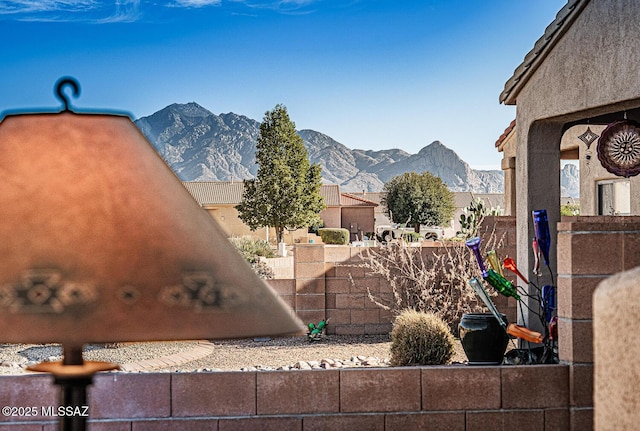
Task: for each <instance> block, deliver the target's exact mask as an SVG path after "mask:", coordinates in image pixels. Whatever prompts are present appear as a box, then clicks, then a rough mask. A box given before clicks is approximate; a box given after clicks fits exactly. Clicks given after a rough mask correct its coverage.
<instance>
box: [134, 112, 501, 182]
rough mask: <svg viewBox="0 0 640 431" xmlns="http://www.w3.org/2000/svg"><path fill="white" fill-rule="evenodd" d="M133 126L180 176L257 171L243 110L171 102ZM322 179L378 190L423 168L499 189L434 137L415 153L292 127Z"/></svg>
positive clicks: (495, 178)
mask: <svg viewBox="0 0 640 431" xmlns="http://www.w3.org/2000/svg"><path fill="white" fill-rule="evenodd" d="M136 124H137V126H138V128H139V129H140V130H141V132H142V133H143V134H144V135H145V136H146V137H147V139H149V141H150V142H151V143H152V144H153V145H154V147H155V148H156V149H157V151H158V152H159V153H160V155H161V156H162V157H163V158H164V160H165V161H166V162H167V163H168V164H169V165H170V166H171V168H172V169H173V170H174V171H175V172H176V174H177V175H178V176H179V177H180V178H181V179H182V180H183V181H196V180H199V181H229V180H232V179H235V180H241V179H247V178H252V177H254V176H255V175H256V173H257V165H256V163H255V146H256V141H257V138H258V136H259V134H260V123H259V122H258V121H256V120H253V119H250V118H248V117H245V116H243V115H238V114H235V113H232V112H230V113H227V114H220V115H215V114H213V113H211V111H209V110H207V109H205V108H203V107H202V106H200V105H199V104H197V103H195V102H191V103H186V104H178V103H176V104H172V105H169V106H167V107H166V108H164V109H162V110H160V111H158V112H156V113H155V114H152V115H150V116H148V117H143V118H140V119H139V120H137V121H136ZM298 133H299V134H300V136H301V137H302V139H303V140H304V143H305V146H306V147H307V150H308V152H309V158H310V160H311V162H312V163H317V164H319V165H320V166H321V167H322V177H323V181H324V182H325V183H333V184H339V185H340V186H341V188H342V189H343V190H344V191H362V190H366V191H371V192H374V191H381V190H382V186H383V185H384V183H385V182H387V181H389V180H390V179H391V178H392V177H394V176H396V175H399V174H402V173H404V172H409V171H415V172H424V171H429V172H431V173H433V174H434V175H437V176H439V177H440V178H442V180H443V181H444V182H445V183H446V184H447V185H448V186H449V188H451V189H452V190H454V191H473V192H477V193H499V192H502V188H503V176H502V171H482V172H479V171H474V170H473V169H471V168H470V167H469V165H468V164H467V163H465V162H464V161H463V160H461V159H460V157H458V155H457V154H456V153H455V152H454V151H453V150H451V149H450V148H447V147H446V146H445V145H444V144H443V143H442V142H440V141H433V142H432V143H431V144H429V145H427V146H425V147H424V148H423V149H421V150H420V151H419V152H418V154H409V153H407V152H405V151H402V150H399V149H391V150H378V151H373V150H357V149H356V150H352V149H350V148H348V147H346V146H345V145H343V144H341V143H340V142H337V141H336V140H334V139H333V138H331V137H330V136H328V135H326V134H324V133H320V132H317V131H314V130H300V131H299V132H298Z"/></svg>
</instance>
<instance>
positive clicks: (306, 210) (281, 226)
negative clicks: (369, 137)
mask: <svg viewBox="0 0 640 431" xmlns="http://www.w3.org/2000/svg"><path fill="white" fill-rule="evenodd" d="M256 162H257V163H258V175H257V178H255V179H251V180H246V181H245V182H244V193H243V195H242V201H241V202H240V204H239V205H237V206H236V209H237V210H238V212H239V216H240V219H241V220H242V221H243V222H245V223H246V224H247V225H248V226H249V227H250V228H251V229H253V230H255V229H257V228H260V227H265V226H269V227H273V228H274V229H275V230H276V236H277V238H278V242H282V240H283V237H284V230H285V229H298V228H302V227H308V226H311V225H313V224H317V223H319V222H320V217H319V213H320V211H322V210H323V209H324V208H325V205H324V198H323V197H322V195H321V194H320V185H321V177H320V173H321V168H320V166H319V165H316V164H311V163H310V162H309V157H308V155H307V149H306V148H305V146H304V143H303V141H302V138H301V137H300V136H299V135H298V134H297V133H296V127H295V124H294V123H293V121H291V119H290V118H289V114H288V113H287V108H286V107H285V106H283V105H276V107H275V108H274V109H273V110H272V111H268V112H266V113H265V116H264V119H263V121H262V123H261V124H260V136H259V137H258V142H257V145H256Z"/></svg>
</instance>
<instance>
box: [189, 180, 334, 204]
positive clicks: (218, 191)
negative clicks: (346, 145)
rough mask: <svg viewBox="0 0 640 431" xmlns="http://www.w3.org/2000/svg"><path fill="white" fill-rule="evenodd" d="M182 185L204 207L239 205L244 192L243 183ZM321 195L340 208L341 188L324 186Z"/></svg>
mask: <svg viewBox="0 0 640 431" xmlns="http://www.w3.org/2000/svg"><path fill="white" fill-rule="evenodd" d="M182 184H183V185H184V187H185V188H186V189H187V191H188V192H189V193H191V196H193V198H194V199H195V200H196V201H197V202H198V203H199V204H200V205H202V206H208V205H237V204H239V203H240V202H241V201H242V193H243V192H244V183H243V182H242V181H233V182H231V181H183V182H182ZM320 194H321V195H322V196H324V201H325V204H326V205H327V206H328V207H339V206H340V186H338V185H337V184H323V185H322V186H321V187H320Z"/></svg>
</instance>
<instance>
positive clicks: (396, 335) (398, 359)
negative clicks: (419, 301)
mask: <svg viewBox="0 0 640 431" xmlns="http://www.w3.org/2000/svg"><path fill="white" fill-rule="evenodd" d="M454 353H455V347H454V338H453V334H451V331H450V330H449V326H448V325H447V323H446V322H445V321H444V320H442V319H441V318H439V317H438V316H436V315H435V314H433V313H423V312H420V311H415V310H405V311H403V312H402V313H400V314H399V315H398V316H397V317H396V319H395V321H394V322H393V329H392V330H391V358H390V364H391V365H392V366H406V365H443V364H447V363H449V361H450V360H451V357H452V356H453V354H454Z"/></svg>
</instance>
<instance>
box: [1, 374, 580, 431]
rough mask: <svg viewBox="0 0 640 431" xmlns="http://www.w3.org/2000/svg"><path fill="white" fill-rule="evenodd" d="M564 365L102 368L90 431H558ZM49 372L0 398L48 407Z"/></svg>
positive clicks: (565, 396)
mask: <svg viewBox="0 0 640 431" xmlns="http://www.w3.org/2000/svg"><path fill="white" fill-rule="evenodd" d="M568 372H569V370H568V366H566V365H549V366H535V367H532V366H523V367H516V366H513V367H462V366H448V367H447V366H442V367H406V368H405V367H401V368H379V369H343V370H316V371H313V370H312V371H267V372H264V371H260V372H212V373H145V374H138V373H135V374H134V373H132V374H126V373H100V374H99V375H97V376H96V378H95V383H94V385H93V386H91V387H90V389H89V413H90V427H89V429H91V430H92V431H124V430H127V431H146V430H154V431H163V430H176V429H180V430H186V431H191V430H194V431H195V430H198V431H200V430H217V431H234V430H244V431H251V430H260V431H265V430H266V431H269V430H274V431H287V430H291V431H316V430H332V431H340V430H345V431H359V430H362V431H370V430H380V431H382V430H385V431H396V430H397V431H405V430H411V429H429V430H433V431H485V430H487V431H488V430H491V431H511V430H514V429H518V430H525V431H562V430H567V429H568V424H569V420H570V419H569V411H568V405H569V388H568V383H567V382H568V381H569V378H568ZM57 399H58V397H57V389H56V388H55V387H54V386H53V385H52V378H51V377H50V376H45V375H23V376H0V404H2V405H13V406H24V407H26V406H50V405H54V406H55V405H56V404H57ZM55 429H57V426H56V422H55V419H54V418H49V417H42V416H36V417H21V418H18V417H5V416H3V417H0V431H5V430H6V431H54V430H55Z"/></svg>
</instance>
